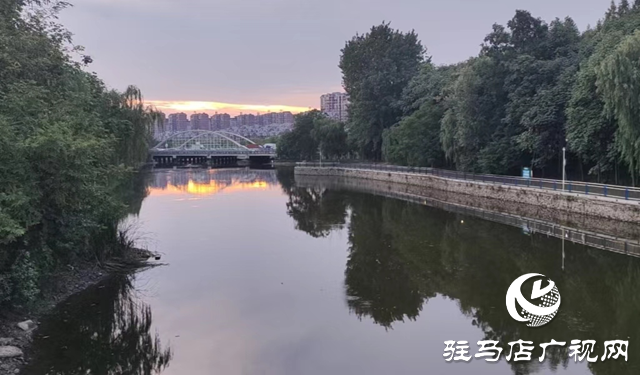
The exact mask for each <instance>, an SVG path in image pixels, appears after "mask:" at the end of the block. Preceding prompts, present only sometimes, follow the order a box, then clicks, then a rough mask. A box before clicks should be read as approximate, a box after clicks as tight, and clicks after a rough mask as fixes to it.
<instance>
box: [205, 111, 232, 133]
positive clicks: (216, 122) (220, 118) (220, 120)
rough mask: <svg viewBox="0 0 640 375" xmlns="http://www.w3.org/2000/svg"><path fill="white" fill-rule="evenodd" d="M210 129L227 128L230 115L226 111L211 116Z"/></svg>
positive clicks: (229, 124)
mask: <svg viewBox="0 0 640 375" xmlns="http://www.w3.org/2000/svg"><path fill="white" fill-rule="evenodd" d="M210 121H211V130H222V129H227V128H228V127H229V126H231V116H229V115H228V114H226V113H221V114H218V113H216V114H215V115H213V116H211V119H210Z"/></svg>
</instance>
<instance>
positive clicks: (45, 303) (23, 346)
mask: <svg viewBox="0 0 640 375" xmlns="http://www.w3.org/2000/svg"><path fill="white" fill-rule="evenodd" d="M108 277H109V274H108V273H107V272H105V271H104V270H103V269H102V268H100V267H99V266H98V265H96V264H92V263H82V264H77V265H75V266H73V267H72V266H67V267H66V269H61V270H59V271H58V272H56V273H54V274H52V275H51V276H50V277H49V279H48V282H47V283H46V288H44V289H43V290H42V297H41V299H40V301H39V302H38V303H36V304H35V305H34V306H32V307H29V308H27V307H24V306H14V307H12V308H11V309H10V310H6V311H5V310H3V311H1V312H0V344H1V345H2V346H5V345H9V346H13V347H17V348H19V349H20V350H22V352H23V356H22V357H14V358H2V359H0V375H5V374H7V375H8V374H19V373H20V372H21V369H22V367H23V366H24V365H25V364H26V363H28V362H29V360H30V349H31V344H32V340H33V337H34V335H37V332H38V324H39V322H40V321H41V320H42V319H43V318H44V317H46V315H47V314H48V313H49V312H51V311H52V310H53V308H54V307H56V306H57V305H58V304H59V303H61V302H64V301H65V300H66V299H67V298H69V297H70V296H72V295H74V294H76V293H79V292H82V291H83V290H85V289H87V288H88V287H90V286H92V285H95V284H97V283H99V282H100V281H102V280H105V279H107V278H108ZM27 320H31V321H33V322H34V323H35V324H36V326H35V328H33V329H30V330H28V331H24V330H22V329H21V328H19V327H18V323H20V322H24V321H27Z"/></svg>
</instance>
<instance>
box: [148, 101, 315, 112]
mask: <svg viewBox="0 0 640 375" xmlns="http://www.w3.org/2000/svg"><path fill="white" fill-rule="evenodd" d="M145 103H146V104H149V105H151V106H154V107H155V108H157V109H158V110H160V111H162V112H165V113H176V112H185V113H192V112H204V113H208V114H213V113H215V112H218V113H229V114H231V115H237V114H240V113H241V112H242V113H256V112H260V113H267V112H280V111H283V112H286V111H289V112H292V113H300V112H305V111H308V110H310V109H313V108H311V107H296V106H288V105H258V104H232V103H220V102H195V101H184V102H180V101H164V100H145Z"/></svg>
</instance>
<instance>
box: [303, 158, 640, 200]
mask: <svg viewBox="0 0 640 375" xmlns="http://www.w3.org/2000/svg"><path fill="white" fill-rule="evenodd" d="M296 166H300V167H326V168H348V169H361V170H373V171H384V172H395V173H410V174H424V175H430V176H436V177H442V178H449V179H455V180H464V181H475V182H481V183H486V184H493V185H507V186H519V187H528V188H535V189H545V190H555V191H564V192H565V193H571V194H580V195H592V196H600V197H607V198H613V199H622V200H629V201H640V188H635V187H630V186H619V185H606V184H598V183H592V182H581V181H569V180H566V181H565V183H564V187H563V184H562V180H552V179H545V178H524V177H518V176H504V175H494V174H479V173H471V172H461V171H451V170H446V169H438V168H426V167H403V166H398V165H388V164H361V163H344V164H342V163H336V162H322V163H319V162H302V163H296Z"/></svg>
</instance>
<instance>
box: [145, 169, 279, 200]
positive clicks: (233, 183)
mask: <svg viewBox="0 0 640 375" xmlns="http://www.w3.org/2000/svg"><path fill="white" fill-rule="evenodd" d="M275 183H276V182H275V174H274V171H272V170H267V171H263V170H248V169H219V170H216V169H211V170H208V171H203V170H172V171H162V172H158V173H156V174H155V175H154V181H153V183H152V185H151V187H150V188H149V193H150V195H152V196H157V195H196V196H208V195H214V194H218V193H221V192H224V193H233V192H236V191H241V190H267V189H272V188H275ZM196 199H199V198H193V197H192V198H188V200H196Z"/></svg>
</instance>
